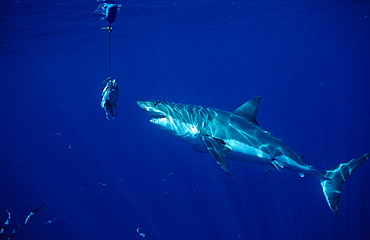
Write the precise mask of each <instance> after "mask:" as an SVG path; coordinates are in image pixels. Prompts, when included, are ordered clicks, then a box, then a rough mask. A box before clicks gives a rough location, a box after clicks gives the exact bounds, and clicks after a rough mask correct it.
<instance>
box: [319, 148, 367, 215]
mask: <svg viewBox="0 0 370 240" xmlns="http://www.w3.org/2000/svg"><path fill="white" fill-rule="evenodd" d="M369 158H370V153H366V154H364V155H363V156H361V157H358V158H354V159H352V160H350V161H348V162H346V163H341V164H339V165H338V166H335V167H333V168H332V169H329V170H327V171H326V173H325V178H326V179H323V180H321V186H322V191H323V192H324V195H325V198H326V201H327V202H328V204H329V207H330V209H331V210H332V211H333V212H334V214H335V215H338V204H339V200H340V195H341V192H342V186H343V183H344V182H345V181H346V180H347V178H348V177H349V176H350V175H351V174H352V173H353V172H354V171H355V170H356V169H357V168H358V167H359V166H360V165H361V164H362V163H363V162H364V161H366V160H368V159H369Z"/></svg>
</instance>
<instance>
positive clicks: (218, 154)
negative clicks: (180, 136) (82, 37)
mask: <svg viewBox="0 0 370 240" xmlns="http://www.w3.org/2000/svg"><path fill="white" fill-rule="evenodd" d="M203 140H204V142H205V143H206V146H207V149H208V151H209V152H210V153H211V155H212V156H213V157H214V158H215V159H216V161H217V163H218V164H219V165H220V167H221V168H222V169H223V170H224V171H225V172H226V173H227V174H228V175H229V176H231V173H230V171H229V169H228V167H227V164H226V159H225V156H226V154H227V153H228V152H230V149H229V148H227V147H226V146H225V143H224V142H223V141H222V140H220V139H216V138H212V137H203Z"/></svg>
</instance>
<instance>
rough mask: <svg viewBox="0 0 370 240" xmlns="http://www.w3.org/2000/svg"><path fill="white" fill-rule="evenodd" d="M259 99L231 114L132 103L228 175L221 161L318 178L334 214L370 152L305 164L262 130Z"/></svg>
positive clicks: (157, 103) (168, 104)
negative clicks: (329, 164) (332, 162)
mask: <svg viewBox="0 0 370 240" xmlns="http://www.w3.org/2000/svg"><path fill="white" fill-rule="evenodd" d="M260 99H261V97H259V96H257V97H254V98H252V99H251V100H249V101H248V102H246V103H244V104H243V105H242V106H240V107H239V108H237V109H236V110H235V111H233V112H228V111H222V110H218V109H215V108H208V107H202V106H197V105H187V104H180V103H172V102H162V101H137V103H138V105H139V107H141V108H142V109H143V110H144V111H146V112H147V113H148V114H149V115H150V116H151V117H152V119H151V120H150V122H151V123H153V124H155V125H156V126H157V127H158V128H159V129H160V130H163V131H164V132H166V133H168V134H169V135H171V136H172V137H174V138H177V139H179V140H181V141H182V142H185V143H187V144H189V145H191V146H192V147H193V148H194V150H196V151H198V152H209V153H210V154H211V155H212V156H213V157H214V158H215V159H216V161H217V163H218V164H219V165H220V166H221V168H222V169H223V170H224V171H225V172H226V173H227V174H228V175H231V174H230V171H229V169H228V167H227V163H226V158H227V159H231V160H235V161H241V162H246V163H256V164H261V165H263V167H264V168H265V170H266V172H268V171H269V170H272V169H277V170H279V171H281V170H282V169H283V168H285V169H288V170H291V171H295V172H297V173H299V175H300V176H301V177H303V176H305V175H308V176H311V177H314V178H317V179H318V180H319V181H320V183H321V186H322V190H323V192H324V195H325V198H326V201H327V203H328V205H329V207H330V209H331V210H332V211H333V212H334V214H336V215H337V214H338V204H339V200H340V196H341V191H342V185H343V183H344V182H345V181H346V179H347V178H348V177H349V176H350V175H351V174H352V173H353V171H354V170H356V169H357V168H358V167H359V166H360V165H361V164H362V163H363V162H364V161H366V160H368V159H369V157H370V153H366V154H364V155H363V156H361V157H358V158H354V159H352V160H350V161H348V162H346V163H341V164H339V165H337V166H335V167H333V168H331V169H329V170H327V171H325V172H319V171H317V170H316V169H315V168H314V167H313V166H311V165H309V164H307V163H306V162H305V161H304V160H303V157H302V156H300V155H298V154H297V153H295V152H294V151H293V150H292V149H290V148H289V147H288V146H287V145H285V143H283V142H282V141H281V140H280V139H278V138H276V137H275V136H274V135H272V134H271V133H270V132H268V131H266V130H265V129H263V128H261V127H260V126H259V124H258V122H257V119H256V117H257V111H258V106H259V103H260Z"/></svg>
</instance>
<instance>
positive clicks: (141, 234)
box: [136, 228, 145, 238]
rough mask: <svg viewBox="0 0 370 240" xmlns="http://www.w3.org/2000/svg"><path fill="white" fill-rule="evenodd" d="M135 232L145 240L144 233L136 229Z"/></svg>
mask: <svg viewBox="0 0 370 240" xmlns="http://www.w3.org/2000/svg"><path fill="white" fill-rule="evenodd" d="M136 232H137V233H138V234H139V236H140V237H143V238H145V232H144V231H143V230H142V229H141V228H137V229H136Z"/></svg>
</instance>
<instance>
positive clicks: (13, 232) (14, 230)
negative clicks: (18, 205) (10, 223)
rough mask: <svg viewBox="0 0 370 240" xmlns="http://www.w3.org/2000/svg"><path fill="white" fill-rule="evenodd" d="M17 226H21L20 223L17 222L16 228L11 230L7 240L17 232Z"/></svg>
mask: <svg viewBox="0 0 370 240" xmlns="http://www.w3.org/2000/svg"><path fill="white" fill-rule="evenodd" d="M19 225H21V222H18V224H17V226H15V228H14V229H13V231H12V233H10V235H9V237H8V240H11V239H12V238H13V237H14V235H15V232H16V231H17V229H18V227H19Z"/></svg>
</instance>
